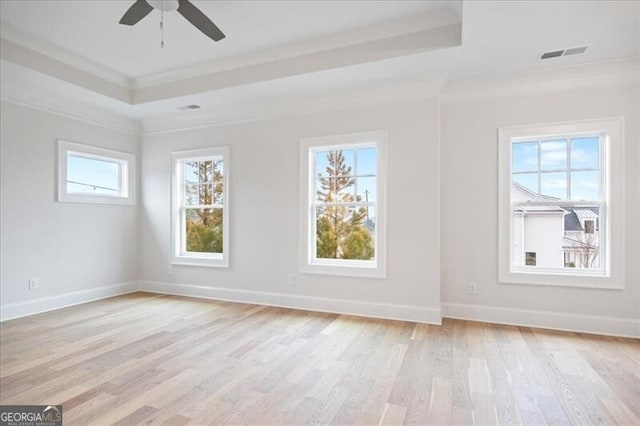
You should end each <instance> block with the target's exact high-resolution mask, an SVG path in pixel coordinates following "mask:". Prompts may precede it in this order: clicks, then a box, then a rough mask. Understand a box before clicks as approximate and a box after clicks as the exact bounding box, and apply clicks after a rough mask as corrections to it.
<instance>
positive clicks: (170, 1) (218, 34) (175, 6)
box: [120, 0, 225, 41]
mask: <svg viewBox="0 0 640 426" xmlns="http://www.w3.org/2000/svg"><path fill="white" fill-rule="evenodd" d="M153 9H157V10H160V11H162V12H173V11H176V10H177V11H178V13H179V14H180V15H182V16H184V18H185V19H186V20H187V21H189V22H191V24H193V26H195V27H196V28H197V29H199V30H200V31H202V32H203V33H204V34H205V35H206V36H207V37H209V38H211V39H212V40H213V41H220V40H222V39H223V38H224V37H225V35H224V33H223V32H222V31H220V28H218V27H217V26H216V24H214V23H213V22H211V20H210V19H209V18H207V16H206V15H205V14H204V13H202V11H201V10H200V9H198V8H197V7H195V6H194V5H193V4H192V3H191V2H190V1H189V0H136V2H135V3H134V4H133V5H132V6H131V7H130V8H129V10H127V12H126V13H125V14H124V16H123V17H122V18H121V19H120V23H121V24H122V25H135V24H137V23H138V22H140V21H141V20H142V18H144V17H145V16H147V15H148V14H149V13H151V11H152V10H153Z"/></svg>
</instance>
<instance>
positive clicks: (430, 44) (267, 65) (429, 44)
mask: <svg viewBox="0 0 640 426" xmlns="http://www.w3.org/2000/svg"><path fill="white" fill-rule="evenodd" d="M461 37H462V26H461V24H460V23H455V24H450V25H445V26H439V27H435V28H431V29H428V30H423V31H418V32H413V33H408V34H402V35H399V36H393V37H387V38H384V39H380V40H375V41H368V42H364V43H357V44H352V45H349V46H344V47H339V48H336V49H331V50H326V51H322V52H316V53H311V54H307V55H301V56H295V57H291V58H286V59H279V60H273V61H271V62H264V63H260V64H256V65H252V66H246V67H242V68H236V69H231V70H226V71H220V72H216V73H213V74H208V75H203V76H198V77H193V78H190V79H184V80H181V81H176V82H172V83H167V84H162V85H157V86H151V87H145V88H141V89H137V90H135V91H133V93H132V96H133V98H132V103H133V104H142V103H146V102H151V101H157V100H162V99H167V98H175V97H180V96H186V95H192V94H196V93H202V92H210V91H214V90H220V89H225V88H230V87H238V86H244V85H247V84H253V83H260V82H264V81H271V80H277V79H281V78H286V77H292V76H295V75H301V74H309V73H313V72H319V71H327V70H331V69H337V68H343V67H348V66H352V65H360V64H365V63H371V62H377V61H382V60H385V59H391V58H397V57H400V56H410V55H415V54H419V53H425V52H429V51H433V50H438V49H445V48H449V47H456V46H460V45H461V43H462V38H461Z"/></svg>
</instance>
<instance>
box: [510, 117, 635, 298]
mask: <svg viewBox="0 0 640 426" xmlns="http://www.w3.org/2000/svg"><path fill="white" fill-rule="evenodd" d="M623 129H624V119H623V118H622V117H614V118H606V119H594V120H580V121H571V122H561V123H546V124H538V125H526V126H511V127H501V128H499V129H498V145H499V146H498V154H499V155H498V170H499V177H498V184H499V191H498V227H499V228H498V229H499V233H498V281H499V283H501V284H530V285H548V286H564V287H586V288H604V289H623V288H624V178H625V175H624V173H625V172H624V133H623ZM580 134H585V135H586V134H601V135H602V137H601V141H600V143H601V146H600V164H599V167H600V172H601V177H600V179H601V183H600V185H601V192H603V194H602V196H601V197H600V202H599V203H598V204H599V205H600V212H601V213H600V215H601V216H600V226H599V232H600V237H601V239H600V243H601V244H602V246H603V247H604V250H603V252H602V253H601V255H600V256H601V258H600V260H601V263H602V269H601V270H598V271H587V270H579V269H573V268H557V269H555V268H547V269H544V268H536V269H535V270H534V269H533V268H531V267H529V268H530V269H526V268H520V269H517V270H514V269H513V267H512V266H513V261H512V241H513V229H512V226H513V221H512V220H511V216H512V214H513V213H512V209H513V207H512V202H511V179H512V171H511V162H512V153H511V149H512V145H513V143H514V142H518V141H523V140H526V139H529V140H534V141H535V140H541V139H551V138H564V137H566V138H568V137H571V136H574V135H580ZM568 167H570V165H569V166H568ZM568 184H569V183H568ZM568 191H570V189H568ZM541 203H542V204H544V202H541ZM571 203H580V201H566V202H565V201H559V202H551V201H549V202H548V204H553V205H559V206H560V207H562V205H563V204H564V205H567V204H571ZM536 204H537V202H536ZM603 223H604V224H605V226H604V227H603V226H602V224H603ZM563 265H564V262H563ZM525 269H526V270H525Z"/></svg>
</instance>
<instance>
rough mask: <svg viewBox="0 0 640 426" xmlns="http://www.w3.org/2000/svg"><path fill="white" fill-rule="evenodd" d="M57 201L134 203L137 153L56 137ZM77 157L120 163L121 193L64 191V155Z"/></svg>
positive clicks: (65, 171)
mask: <svg viewBox="0 0 640 426" xmlns="http://www.w3.org/2000/svg"><path fill="white" fill-rule="evenodd" d="M57 142H58V177H57V180H58V182H57V183H58V202H62V203H92V204H135V203H136V182H137V180H136V179H137V178H136V156H135V155H134V154H130V153H127V152H121V151H114V150H111V149H106V148H99V147H96V146H91V145H85V144H81V143H77V142H70V141H67V140H63V139H58V140H57ZM70 152H72V153H74V154H78V156H82V157H87V158H94V159H97V160H105V161H112V162H116V163H118V164H119V165H120V176H119V179H120V187H121V188H123V190H124V191H123V192H124V195H106V194H81V193H69V192H67V156H68V154H69V153H70Z"/></svg>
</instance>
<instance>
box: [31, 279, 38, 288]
mask: <svg viewBox="0 0 640 426" xmlns="http://www.w3.org/2000/svg"><path fill="white" fill-rule="evenodd" d="M38 285H39V284H38V279H37V278H29V290H35V289H37V288H38Z"/></svg>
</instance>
